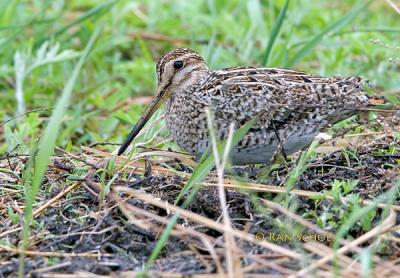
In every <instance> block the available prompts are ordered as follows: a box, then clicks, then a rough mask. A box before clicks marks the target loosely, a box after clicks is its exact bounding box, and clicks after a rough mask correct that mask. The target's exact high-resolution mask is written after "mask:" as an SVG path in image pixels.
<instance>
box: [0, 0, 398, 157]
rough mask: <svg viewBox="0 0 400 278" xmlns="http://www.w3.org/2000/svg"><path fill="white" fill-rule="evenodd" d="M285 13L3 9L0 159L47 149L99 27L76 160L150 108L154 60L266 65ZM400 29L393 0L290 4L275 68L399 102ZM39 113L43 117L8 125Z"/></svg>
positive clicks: (258, 8)
mask: <svg viewBox="0 0 400 278" xmlns="http://www.w3.org/2000/svg"><path fill="white" fill-rule="evenodd" d="M284 5H285V1H267V0H264V1H262V0H231V1H221V0H191V1H187V0H177V1H162V0H155V1H124V0H119V1H95V0H80V1H63V0H40V1H39V0H37V1H16V0H11V1H8V0H0V10H1V11H2V12H1V13H0V63H1V66H0V123H1V124H0V154H4V153H6V152H9V151H11V150H14V149H15V148H16V147H17V146H18V147H17V149H15V151H16V152H17V153H26V152H28V150H29V149H30V148H31V146H32V144H33V143H36V142H37V140H38V138H40V135H41V132H42V130H43V127H44V125H45V124H46V122H47V120H48V117H49V116H50V115H51V109H48V108H51V107H53V106H54V104H55V103H56V101H57V99H58V97H59V96H60V94H61V91H62V90H63V88H64V86H65V83H66V80H67V79H68V78H69V76H70V74H71V71H72V69H73V67H74V65H75V63H76V61H77V59H78V58H79V54H80V53H81V51H82V49H83V48H84V47H85V45H86V43H87V42H88V40H89V37H90V36H91V34H92V33H93V32H94V31H95V30H96V29H98V28H101V29H102V31H101V35H100V37H99V39H98V40H97V42H96V45H95V47H94V49H93V51H92V52H91V54H90V56H89V58H88V61H87V62H86V64H85V66H84V68H83V70H82V71H81V73H80V78H79V82H78V83H77V84H76V86H75V89H74V92H73V101H72V105H71V106H70V109H68V111H67V112H66V116H65V118H64V121H63V127H62V129H61V133H60V135H59V136H58V141H57V145H58V146H59V147H61V148H64V149H67V150H68V151H70V150H72V151H77V150H79V147H80V146H81V145H90V144H92V143H95V142H121V141H122V140H123V139H124V138H125V136H126V134H127V133H128V132H129V131H130V128H131V126H132V125H133V124H134V123H135V121H136V120H137V119H138V117H139V116H140V113H141V112H142V111H143V108H144V103H146V102H147V101H148V98H143V97H140V96H152V95H153V92H154V91H155V86H156V75H155V62H156V60H157V59H158V58H159V57H160V55H162V54H163V53H165V52H167V51H170V50H172V49H173V48H176V47H190V48H193V49H195V50H196V51H198V52H199V53H200V54H201V55H203V57H204V58H205V60H206V61H207V63H208V64H209V66H210V68H213V69H217V68H223V67H232V66H239V65H242V66H245V65H263V63H264V62H265V61H266V60H267V57H266V52H267V48H268V45H269V42H271V40H270V38H271V33H272V30H273V29H274V26H275V28H276V23H277V18H278V17H279V13H280V12H281V10H282V8H283V7H284ZM399 22H400V14H398V13H397V12H396V11H395V10H394V9H393V8H392V7H390V5H389V4H388V3H387V2H386V1H383V0H382V1H370V2H368V4H366V2H365V1H361V2H359V1H328V0H327V1H323V0H319V1H308V0H297V1H291V2H290V3H289V6H288V9H287V13H286V17H285V18H284V20H283V22H282V25H281V28H280V30H279V34H278V36H277V38H276V40H275V41H274V44H273V47H272V49H271V53H270V55H268V56H269V57H268V58H269V59H268V60H267V62H266V66H270V67H289V68H294V69H297V70H302V71H307V72H310V73H312V74H319V75H338V74H340V75H342V76H346V75H361V76H363V77H365V78H367V79H369V80H370V81H371V83H372V84H373V85H374V86H376V90H377V91H378V92H380V93H384V94H386V95H392V94H396V93H397V94H398V93H399V91H400V79H399V70H400V60H399V57H400V43H399V35H400V26H399V24H398V23H399ZM17 99H19V100H17ZM35 109H42V110H40V111H38V112H35V113H27V114H25V115H23V116H21V117H18V118H16V119H13V120H10V119H11V118H12V117H15V116H17V115H18V114H20V113H22V112H24V111H27V110H35ZM9 120H10V121H9ZM6 121H7V122H6ZM109 148H110V150H111V149H114V148H115V147H113V146H110V147H109Z"/></svg>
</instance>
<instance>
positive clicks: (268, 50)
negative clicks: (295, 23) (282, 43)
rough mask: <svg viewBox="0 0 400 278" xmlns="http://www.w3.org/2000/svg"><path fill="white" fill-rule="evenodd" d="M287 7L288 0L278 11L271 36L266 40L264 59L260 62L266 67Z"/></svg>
mask: <svg viewBox="0 0 400 278" xmlns="http://www.w3.org/2000/svg"><path fill="white" fill-rule="evenodd" d="M288 6H289V0H286V2H285V4H284V6H283V8H282V10H281V11H280V13H279V15H278V18H277V20H276V23H275V24H274V27H273V28H272V32H271V35H270V37H269V40H268V45H267V48H266V49H265V53H264V58H263V60H262V65H263V66H266V65H267V63H268V60H269V56H270V55H271V51H272V47H273V46H274V43H275V40H276V38H277V37H278V35H279V31H280V30H281V27H282V23H283V20H284V19H285V15H286V12H287V9H288Z"/></svg>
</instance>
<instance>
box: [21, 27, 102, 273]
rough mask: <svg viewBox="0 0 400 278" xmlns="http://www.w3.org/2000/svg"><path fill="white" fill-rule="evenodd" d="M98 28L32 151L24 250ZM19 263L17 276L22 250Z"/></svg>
mask: <svg viewBox="0 0 400 278" xmlns="http://www.w3.org/2000/svg"><path fill="white" fill-rule="evenodd" d="M99 33H100V32H99V30H97V31H96V32H94V33H93V35H92V37H91V38H90V40H89V42H88V44H87V45H86V47H85V50H84V52H83V54H82V56H81V58H80V59H79V62H78V63H77V65H76V66H75V69H74V71H73V72H72V74H71V77H70V79H69V80H68V82H67V84H66V85H65V87H64V90H63V92H62V94H61V97H60V99H59V100H58V102H57V105H56V107H55V109H54V110H53V114H52V115H51V118H50V120H49V122H48V124H47V126H46V128H45V130H44V134H43V137H42V138H41V139H40V142H39V147H38V152H37V155H36V156H35V155H34V154H35V153H36V152H35V153H33V154H32V156H33V159H31V161H32V166H33V172H32V174H31V175H32V179H29V180H28V182H27V183H25V186H26V191H25V192H26V196H25V205H26V207H25V210H24V226H23V241H22V249H23V250H26V248H27V247H28V244H29V241H28V238H29V228H30V224H31V222H32V219H33V204H34V202H35V198H36V195H37V193H38V191H39V188H40V185H41V184H42V180H43V176H44V174H45V172H46V170H47V168H48V162H49V159H50V157H51V155H52V154H53V151H54V146H55V143H56V139H57V136H58V133H59V130H60V127H61V124H62V119H63V116H64V112H65V108H66V107H67V106H68V105H69V102H70V98H71V95H72V91H73V88H74V86H75V84H76V81H77V79H78V75H79V72H80V70H81V68H82V66H83V63H84V62H85V60H86V58H87V56H88V55H89V52H90V50H91V49H92V47H93V44H94V42H95V40H96V38H97V36H98V35H99ZM30 168H31V167H29V168H28V169H27V170H26V171H28V173H30V172H31V171H32V169H30ZM20 254H21V255H20V264H19V277H23V275H24V252H21V253H20Z"/></svg>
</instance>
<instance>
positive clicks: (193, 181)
mask: <svg viewBox="0 0 400 278" xmlns="http://www.w3.org/2000/svg"><path fill="white" fill-rule="evenodd" d="M256 120H257V117H255V118H253V119H252V120H250V121H248V122H247V123H246V124H244V125H243V126H242V127H241V128H240V129H238V130H237V131H235V133H234V134H233V139H232V146H235V145H236V144H238V143H239V141H240V140H241V139H242V138H243V137H244V136H245V135H246V133H247V132H248V131H249V129H250V128H251V127H252V126H253V124H254V122H255V121H256ZM225 145H226V142H223V143H221V144H219V146H218V152H219V153H220V155H222V153H223V151H224V149H225ZM209 153H210V152H209V151H206V152H205V153H204V154H203V155H202V158H201V159H200V162H199V164H198V166H197V167H196V169H195V170H194V171H193V174H192V175H191V177H190V179H189V180H188V182H187V184H186V185H185V186H184V187H183V189H182V190H181V193H180V194H179V196H178V198H177V201H176V203H177V202H179V200H180V199H181V198H182V197H183V195H184V193H185V192H187V191H188V190H189V189H191V188H192V191H191V192H190V194H189V196H188V198H187V199H186V200H185V202H184V203H183V205H182V208H184V209H185V208H187V207H188V206H189V205H190V203H191V202H192V200H193V198H194V197H195V196H196V194H197V192H198V191H199V190H200V187H201V183H200V182H201V181H202V180H203V179H204V178H205V177H206V176H207V175H208V173H209V172H210V171H211V169H212V168H213V167H214V165H215V160H214V156H213V155H209ZM205 157H207V158H206V159H205ZM179 217H180V214H179V213H176V214H174V216H173V217H172V218H171V220H170V221H169V223H168V225H167V226H166V227H165V229H164V231H163V233H162V234H161V237H160V239H159V240H158V241H157V244H156V246H155V247H154V249H153V251H152V252H151V254H150V257H149V259H148V261H147V263H146V265H145V267H144V270H143V272H142V273H140V274H139V276H138V277H145V275H146V273H147V271H148V270H149V268H150V267H151V266H152V265H153V263H154V261H155V260H156V258H157V257H158V255H159V254H160V253H161V250H162V249H163V248H164V246H165V244H166V243H167V240H168V238H169V236H170V235H171V232H172V229H173V228H174V226H175V224H176V222H177V221H178V219H179Z"/></svg>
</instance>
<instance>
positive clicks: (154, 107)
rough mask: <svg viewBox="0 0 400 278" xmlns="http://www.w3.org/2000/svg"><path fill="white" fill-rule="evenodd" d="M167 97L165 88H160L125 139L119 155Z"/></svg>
mask: <svg viewBox="0 0 400 278" xmlns="http://www.w3.org/2000/svg"><path fill="white" fill-rule="evenodd" d="M165 99H166V95H165V94H164V90H158V92H157V93H156V96H155V97H154V98H153V100H152V101H151V103H150V105H149V106H148V107H147V109H146V111H145V112H144V114H143V115H142V116H141V117H140V119H139V120H138V122H137V123H136V125H135V126H134V127H133V129H132V131H131V133H129V136H128V138H127V139H126V140H125V142H124V143H123V144H122V146H121V147H120V148H119V150H118V155H121V154H123V153H124V152H125V151H126V149H127V148H128V147H129V144H130V143H131V142H132V141H133V139H135V137H136V136H137V135H138V133H139V132H140V130H142V128H143V127H144V125H145V124H146V123H147V121H148V120H149V119H150V118H151V116H152V115H153V114H154V112H155V111H156V110H157V109H158V107H160V105H161V104H162V103H163V102H164V100H165Z"/></svg>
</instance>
